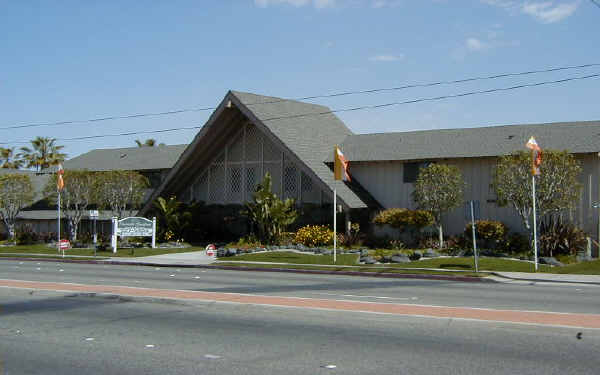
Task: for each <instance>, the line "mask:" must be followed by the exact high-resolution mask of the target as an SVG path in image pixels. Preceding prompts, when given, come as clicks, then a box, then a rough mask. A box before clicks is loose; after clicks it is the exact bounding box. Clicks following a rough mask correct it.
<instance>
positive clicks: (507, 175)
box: [492, 150, 582, 231]
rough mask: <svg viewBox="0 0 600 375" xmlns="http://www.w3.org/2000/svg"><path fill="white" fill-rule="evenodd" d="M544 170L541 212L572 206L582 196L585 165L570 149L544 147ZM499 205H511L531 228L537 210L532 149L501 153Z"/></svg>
mask: <svg viewBox="0 0 600 375" xmlns="http://www.w3.org/2000/svg"><path fill="white" fill-rule="evenodd" d="M540 169H541V174H540V175H539V176H536V178H535V199H536V209H537V214H538V215H539V216H544V215H547V214H550V213H553V212H558V211H561V210H564V209H569V208H572V207H573V206H574V205H575V203H576V202H577V201H578V200H579V196H580V194H581V188H582V186H581V184H580V183H579V182H578V181H577V177H578V176H579V174H580V173H581V166H580V165H579V162H577V160H575V157H573V155H571V154H569V153H568V152H567V151H555V150H544V156H543V162H542V165H541V168H540ZM492 186H493V188H494V190H495V192H496V196H497V197H498V205H499V206H501V207H502V206H507V205H511V206H512V207H513V208H514V209H515V210H516V211H517V213H518V214H519V217H520V218H521V220H522V222H523V226H524V227H525V229H527V230H528V231H529V230H530V229H531V225H530V224H529V220H530V219H531V217H532V212H533V200H532V181H531V153H530V152H527V151H521V152H517V153H515V154H512V155H506V156H502V157H500V159H499V160H498V164H497V165H496V168H495V170H494V177H493V184H492Z"/></svg>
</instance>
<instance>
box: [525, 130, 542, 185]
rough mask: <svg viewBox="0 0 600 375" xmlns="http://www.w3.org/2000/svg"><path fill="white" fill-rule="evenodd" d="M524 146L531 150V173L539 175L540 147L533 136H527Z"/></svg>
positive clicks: (540, 163)
mask: <svg viewBox="0 0 600 375" xmlns="http://www.w3.org/2000/svg"><path fill="white" fill-rule="evenodd" d="M525 147H527V148H528V149H530V150H531V174H532V175H534V176H539V175H540V165H542V149H541V147H540V146H539V145H538V144H537V142H536V141H535V138H533V137H531V138H529V141H527V143H526V144H525Z"/></svg>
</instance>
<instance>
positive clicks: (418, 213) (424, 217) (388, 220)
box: [373, 208, 434, 230]
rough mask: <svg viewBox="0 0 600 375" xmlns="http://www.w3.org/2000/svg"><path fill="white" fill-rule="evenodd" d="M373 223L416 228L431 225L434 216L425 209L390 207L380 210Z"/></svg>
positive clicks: (400, 227) (398, 227)
mask: <svg viewBox="0 0 600 375" xmlns="http://www.w3.org/2000/svg"><path fill="white" fill-rule="evenodd" d="M373 223H375V224H377V225H385V224H387V225H389V226H391V227H392V228H397V229H400V230H402V229H404V228H405V227H415V228H418V229H421V228H424V227H427V226H430V225H433V223H434V218H433V215H432V214H431V212H429V211H425V210H409V209H406V208H390V209H387V210H383V211H380V212H379V213H378V214H377V215H376V216H375V218H374V219H373Z"/></svg>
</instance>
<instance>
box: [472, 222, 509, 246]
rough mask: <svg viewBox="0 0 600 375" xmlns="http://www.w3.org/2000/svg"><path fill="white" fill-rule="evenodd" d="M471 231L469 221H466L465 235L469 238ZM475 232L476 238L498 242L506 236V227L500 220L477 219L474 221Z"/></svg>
mask: <svg viewBox="0 0 600 375" xmlns="http://www.w3.org/2000/svg"><path fill="white" fill-rule="evenodd" d="M471 233H472V228H471V223H468V224H467V226H466V227H465V236H466V237H469V238H470V236H471ZM475 233H476V235H477V239H481V240H485V241H491V242H499V241H502V240H503V239H504V238H505V237H506V234H507V233H508V228H507V227H506V225H504V223H502V222H501V221H495V220H477V221H475Z"/></svg>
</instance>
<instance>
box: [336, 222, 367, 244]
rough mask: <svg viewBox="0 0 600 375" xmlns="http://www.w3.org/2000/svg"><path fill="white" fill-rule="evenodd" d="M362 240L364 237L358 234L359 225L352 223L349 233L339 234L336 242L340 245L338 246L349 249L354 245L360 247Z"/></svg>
mask: <svg viewBox="0 0 600 375" xmlns="http://www.w3.org/2000/svg"><path fill="white" fill-rule="evenodd" d="M364 238H365V235H364V234H363V233H360V225H359V224H358V223H353V224H352V225H351V226H350V233H345V234H344V233H340V234H339V235H338V242H339V243H340V246H343V247H348V248H350V247H352V246H355V245H362V243H363V242H364Z"/></svg>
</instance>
